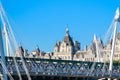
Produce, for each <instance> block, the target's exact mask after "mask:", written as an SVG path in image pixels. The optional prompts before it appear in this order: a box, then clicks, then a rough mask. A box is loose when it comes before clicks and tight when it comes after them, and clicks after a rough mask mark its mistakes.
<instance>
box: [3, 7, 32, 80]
mask: <svg viewBox="0 0 120 80" xmlns="http://www.w3.org/2000/svg"><path fill="white" fill-rule="evenodd" d="M1 9H2V12H3V14H4V17H5V20H6V22H7V25H8V28H9V30H10V34H11V37H12V41H13V43H14V47H15V49H17V48H18V45H17V42H16V40H15V37H14V34H13V31H12V28H11V25H10V23H9V21H8V18H7V16H6V14H5V11H4V9H3V7H1ZM19 54H20V58H21V60H22V63H23V67H24V69H25V72H26V75H27V77H28V80H31V77H30V74H29V72H28V69H27V67H26V65H25V62H24V59H23V56H22V54H21V53H19Z"/></svg>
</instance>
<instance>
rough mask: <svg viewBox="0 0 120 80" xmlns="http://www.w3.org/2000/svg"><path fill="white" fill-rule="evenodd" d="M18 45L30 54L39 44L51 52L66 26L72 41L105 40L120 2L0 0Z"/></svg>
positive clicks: (95, 0) (60, 38) (86, 43)
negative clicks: (95, 38)
mask: <svg viewBox="0 0 120 80" xmlns="http://www.w3.org/2000/svg"><path fill="white" fill-rule="evenodd" d="M1 1H2V4H3V7H4V9H5V11H6V13H7V16H8V18H9V21H10V23H11V25H12V28H13V31H14V33H15V37H16V40H17V42H18V43H19V44H20V43H21V44H22V45H23V47H24V48H27V49H28V50H29V52H31V51H32V50H34V49H35V48H36V46H37V45H38V46H39V48H40V49H41V50H42V51H53V47H54V45H55V43H56V41H62V39H63V37H64V36H65V29H66V25H67V24H68V28H69V30H70V35H71V36H72V37H73V40H78V41H79V42H80V43H81V47H82V49H83V48H84V45H90V43H91V42H92V40H93V35H94V33H96V34H97V36H99V37H101V38H102V39H103V38H104V34H105V33H106V31H107V30H108V28H109V26H110V24H111V22H112V20H113V17H114V14H115V11H116V8H117V7H120V0H1Z"/></svg>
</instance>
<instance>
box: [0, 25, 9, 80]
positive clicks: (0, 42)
mask: <svg viewBox="0 0 120 80" xmlns="http://www.w3.org/2000/svg"><path fill="white" fill-rule="evenodd" d="M0 54H1V62H2V63H1V64H2V65H3V66H5V67H6V59H5V54H4V47H3V38H2V31H1V26H0ZM3 66H2V71H3V73H2V75H3V80H8V77H7V72H5V69H4V68H3Z"/></svg>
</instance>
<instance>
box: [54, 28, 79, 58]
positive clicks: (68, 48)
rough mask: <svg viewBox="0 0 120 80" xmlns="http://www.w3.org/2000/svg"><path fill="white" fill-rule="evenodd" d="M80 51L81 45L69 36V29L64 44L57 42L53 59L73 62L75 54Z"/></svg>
mask: <svg viewBox="0 0 120 80" xmlns="http://www.w3.org/2000/svg"><path fill="white" fill-rule="evenodd" d="M78 50H80V43H79V42H78V41H74V42H73V39H72V38H71V36H70V34H69V30H68V28H67V29H66V35H65V37H64V39H63V41H62V42H57V43H56V44H55V46H54V54H53V57H52V58H53V59H64V60H73V57H74V54H75V53H76V52H77V51H78Z"/></svg>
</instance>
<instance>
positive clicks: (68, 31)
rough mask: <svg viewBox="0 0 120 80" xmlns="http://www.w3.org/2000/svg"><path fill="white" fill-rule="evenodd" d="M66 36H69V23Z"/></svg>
mask: <svg viewBox="0 0 120 80" xmlns="http://www.w3.org/2000/svg"><path fill="white" fill-rule="evenodd" d="M66 36H69V29H68V24H67V27H66Z"/></svg>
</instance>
